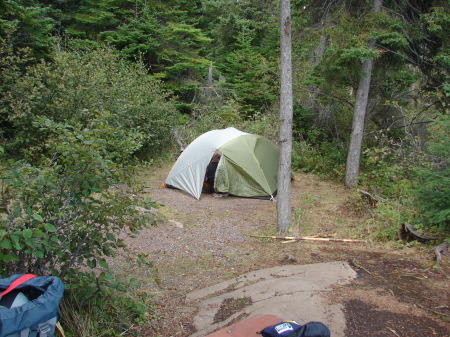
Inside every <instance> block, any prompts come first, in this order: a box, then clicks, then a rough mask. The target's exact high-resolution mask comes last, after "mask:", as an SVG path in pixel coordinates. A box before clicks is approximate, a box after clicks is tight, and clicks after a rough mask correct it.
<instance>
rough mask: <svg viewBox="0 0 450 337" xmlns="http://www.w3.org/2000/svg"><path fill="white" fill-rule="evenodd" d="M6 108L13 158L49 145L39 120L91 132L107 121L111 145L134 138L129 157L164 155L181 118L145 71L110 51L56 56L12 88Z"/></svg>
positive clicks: (1, 111) (140, 65) (30, 70)
mask: <svg viewBox="0 0 450 337" xmlns="http://www.w3.org/2000/svg"><path fill="white" fill-rule="evenodd" d="M4 103H5V104H4V105H3V106H2V108H0V113H1V115H2V116H5V118H6V119H7V123H8V127H9V134H10V135H11V137H10V140H9V141H8V143H7V144H5V145H4V147H5V150H7V151H11V153H17V151H21V153H23V151H24V150H27V149H29V147H30V146H34V145H36V144H41V143H42V142H44V141H45V135H43V134H42V133H36V129H35V128H34V127H33V122H34V121H35V120H36V118H37V117H47V118H49V119H51V120H53V121H55V122H58V123H63V122H65V121H68V122H69V123H71V124H80V125H82V126H84V127H86V128H89V127H90V125H89V123H90V120H91V119H92V117H93V116H97V117H102V118H103V120H104V122H105V124H104V128H103V129H102V130H101V131H102V136H104V137H105V139H106V140H112V139H115V140H117V141H119V142H120V139H121V138H122V137H123V135H127V134H130V133H131V134H133V135H134V145H133V147H134V148H133V151H129V153H128V156H130V155H131V154H141V155H142V154H151V153H159V152H160V151H161V150H162V145H163V144H166V143H168V142H169V141H170V137H171V132H170V131H171V127H172V125H173V121H174V118H175V108H174V105H173V104H172V102H171V101H170V99H169V98H168V94H166V93H165V92H164V91H162V89H161V87H160V85H159V83H158V82H156V81H154V80H153V79H152V78H151V77H150V76H149V75H148V74H147V71H146V70H145V68H144V66H143V65H142V64H134V65H133V64H131V63H128V62H126V61H123V60H121V59H120V58H119V57H118V56H117V55H116V54H115V53H114V52H113V51H111V50H109V49H102V50H94V51H91V52H85V53H81V52H71V53H69V52H60V53H58V54H56V56H55V61H54V62H53V63H51V64H50V63H41V64H39V65H36V66H34V67H31V68H29V69H28V73H27V75H26V76H23V77H22V78H20V79H19V80H17V81H16V83H15V85H14V86H12V87H11V88H10V89H9V92H8V94H7V95H5V100H4ZM107 133H108V134H107ZM111 143H112V142H110V144H111ZM122 145H123V143H122V142H120V144H119V143H118V144H117V146H116V149H117V148H120V147H121V146H122ZM117 159H120V160H125V159H126V158H125V157H119V158H117Z"/></svg>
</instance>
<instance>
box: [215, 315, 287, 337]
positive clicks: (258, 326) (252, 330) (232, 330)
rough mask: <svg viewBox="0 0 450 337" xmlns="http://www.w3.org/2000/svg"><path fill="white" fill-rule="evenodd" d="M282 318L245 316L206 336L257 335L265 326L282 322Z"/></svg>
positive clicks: (248, 336)
mask: <svg viewBox="0 0 450 337" xmlns="http://www.w3.org/2000/svg"><path fill="white" fill-rule="evenodd" d="M282 321H283V319H281V318H279V317H277V316H275V315H257V316H254V317H250V318H246V319H244V320H243V321H240V322H239V323H236V324H233V325H231V326H229V327H226V328H223V329H222V330H219V331H216V332H214V333H212V334H210V335H208V336H206V337H257V336H261V335H257V332H259V331H261V330H262V329H264V328H265V327H266V326H269V325H274V324H277V323H279V322H282Z"/></svg>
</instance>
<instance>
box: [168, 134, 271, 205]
mask: <svg viewBox="0 0 450 337" xmlns="http://www.w3.org/2000/svg"><path fill="white" fill-rule="evenodd" d="M216 151H220V152H221V153H222V156H221V159H220V161H219V165H218V168H217V171H216V177H215V185H214V188H215V191H216V192H220V193H229V194H231V195H235V196H240V197H253V198H273V195H274V193H275V192H276V190H277V181H278V161H279V150H278V147H277V146H276V145H275V144H274V143H273V142H271V141H270V140H268V139H267V138H265V137H262V136H258V135H254V134H250V133H246V132H242V131H239V130H237V129H235V128H232V127H230V128H226V129H220V130H211V131H208V132H206V133H204V134H202V135H201V136H199V137H198V138H196V139H195V140H194V141H193V142H192V143H190V144H189V146H188V147H187V148H186V149H185V150H184V151H183V152H182V153H181V155H180V157H179V158H178V159H177V161H176V162H175V164H174V165H173V167H172V169H171V171H170V172H169V175H168V176H167V179H166V181H165V184H166V185H169V186H172V187H175V188H178V189H181V190H183V191H186V192H187V193H189V194H191V195H192V196H194V197H195V198H197V199H200V196H201V193H202V187H203V182H204V177H205V172H206V168H207V166H208V164H209V162H210V161H211V158H212V156H213V155H214V153H215V152H216Z"/></svg>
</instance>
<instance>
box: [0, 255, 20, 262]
mask: <svg viewBox="0 0 450 337" xmlns="http://www.w3.org/2000/svg"><path fill="white" fill-rule="evenodd" d="M2 261H3V262H5V263H8V262H12V261H19V258H18V257H17V256H14V255H3V256H2Z"/></svg>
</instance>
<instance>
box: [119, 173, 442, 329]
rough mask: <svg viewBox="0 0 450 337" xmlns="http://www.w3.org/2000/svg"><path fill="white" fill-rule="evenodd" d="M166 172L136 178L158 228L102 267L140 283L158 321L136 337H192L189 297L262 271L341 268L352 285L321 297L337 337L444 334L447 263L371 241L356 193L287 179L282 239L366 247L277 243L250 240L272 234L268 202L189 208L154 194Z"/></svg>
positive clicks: (165, 192) (191, 203) (422, 251)
mask: <svg viewBox="0 0 450 337" xmlns="http://www.w3.org/2000/svg"><path fill="white" fill-rule="evenodd" d="M169 170H170V166H164V167H159V168H157V167H152V168H151V169H150V170H149V171H148V172H145V174H143V175H142V177H143V178H142V181H141V182H142V183H143V184H144V186H145V188H144V189H143V191H142V193H143V195H145V196H150V197H151V198H152V199H153V200H155V201H157V202H158V203H160V204H161V205H162V206H161V207H160V209H159V211H158V213H157V217H158V219H159V221H158V225H157V226H155V227H151V228H149V229H146V230H144V231H142V232H141V233H140V234H139V235H138V236H137V237H136V238H131V237H130V238H127V239H126V242H127V244H128V248H127V250H126V251H125V252H124V254H123V255H121V256H118V257H117V258H116V259H115V260H114V261H113V263H112V265H113V266H114V268H115V269H116V270H117V271H118V272H119V273H120V272H122V273H123V274H124V275H127V276H132V277H135V278H137V279H139V280H141V281H142V282H143V285H144V286H143V287H142V289H140V290H141V291H146V292H147V293H150V294H152V295H153V296H154V300H155V303H156V307H155V313H154V314H155V317H158V319H156V318H154V319H153V321H152V322H151V324H153V326H154V328H152V329H150V328H144V327H137V328H136V331H138V335H140V336H180V337H187V336H190V335H191V334H193V333H194V332H195V331H194V328H193V325H192V320H193V317H194V316H195V314H196V312H195V310H196V309H195V308H193V307H191V306H187V305H186V302H185V296H186V294H187V293H189V292H191V291H193V290H196V289H201V288H204V287H207V286H211V285H213V284H216V283H219V282H221V281H223V280H227V279H230V278H232V277H235V276H237V275H241V274H244V273H246V272H249V271H254V270H258V269H262V268H267V267H273V266H279V265H283V264H310V263H318V262H330V261H347V262H349V263H350V264H351V265H352V266H353V268H354V269H355V271H357V273H358V278H357V279H356V280H355V281H354V282H352V283H351V284H350V285H348V286H341V287H337V288H336V289H334V291H333V292H331V293H329V294H327V297H328V301H329V302H330V304H332V303H342V304H343V306H344V313H345V316H346V320H347V329H346V331H345V333H346V336H348V337H353V336H355V337H356V336H366V337H369V336H392V337H395V336H397V337H398V336H401V337H405V336H408V337H415V336H421V337H423V336H442V337H444V336H450V300H449V299H450V286H449V276H448V275H450V263H449V257H448V256H444V259H443V260H442V262H441V269H437V268H433V267H432V265H433V263H434V255H433V253H432V251H431V248H432V247H428V246H424V245H420V246H411V247H405V246H400V245H399V246H398V247H397V248H396V247H395V245H394V244H392V243H391V244H379V243H371V242H370V234H371V232H372V231H373V228H371V226H370V225H367V219H369V218H370V211H369V205H368V204H365V203H364V202H363V201H361V198H360V196H359V195H356V194H352V192H351V191H350V190H348V189H346V188H344V187H343V186H341V185H339V184H336V183H332V182H329V181H324V180H322V179H320V178H318V177H315V176H312V175H304V174H296V177H297V181H295V182H294V183H293V185H292V224H293V228H292V232H290V233H289V236H311V235H318V236H323V237H332V238H345V239H367V240H368V243H365V244H360V243H342V242H312V241H308V242H306V241H298V242H296V243H282V241H280V240H272V239H256V238H251V237H250V235H252V234H256V235H276V232H275V222H276V203H275V202H274V201H268V200H258V199H245V198H236V197H225V198H215V197H213V196H212V195H208V194H203V195H202V198H201V200H199V201H198V200H196V199H194V198H193V197H191V196H190V195H187V194H186V193H184V192H182V191H179V190H175V189H168V188H163V189H161V188H160V186H161V184H162V183H163V182H164V179H165V177H166V175H167V173H168V171H169ZM139 254H146V255H148V257H149V259H150V260H151V261H153V263H154V267H155V268H154V269H152V268H150V267H145V266H144V267H143V266H140V265H139V264H138V256H139ZM228 302H229V303H233V305H228V306H227V303H224V306H223V308H222V310H221V317H217V319H226V318H227V317H229V316H230V315H231V314H232V313H233V310H234V311H235V310H236V307H235V306H236V305H237V304H236V303H235V302H233V301H232V300H229V301H228ZM229 303H228V304H229ZM299 305H301V304H299ZM227 311H229V312H227ZM298 320H300V321H301V317H299V318H298ZM136 331H135V332H136Z"/></svg>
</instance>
